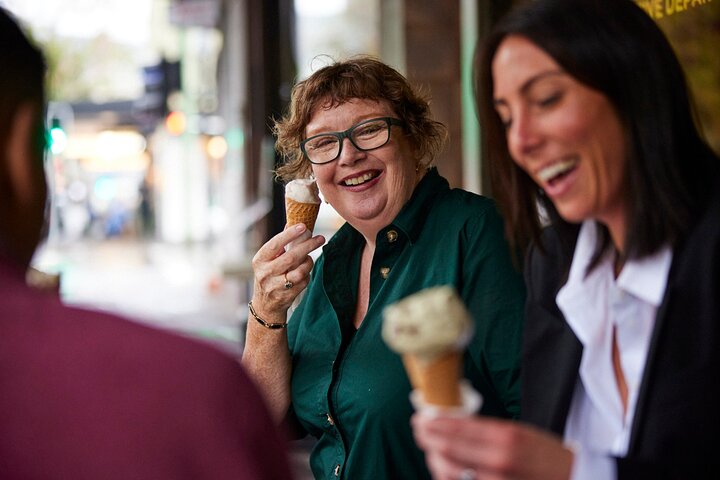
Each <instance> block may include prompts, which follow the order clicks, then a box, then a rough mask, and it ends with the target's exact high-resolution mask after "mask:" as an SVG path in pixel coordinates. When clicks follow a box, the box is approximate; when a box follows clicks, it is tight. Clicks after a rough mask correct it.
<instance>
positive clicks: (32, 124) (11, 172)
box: [3, 103, 45, 207]
mask: <svg viewBox="0 0 720 480" xmlns="http://www.w3.org/2000/svg"><path fill="white" fill-rule="evenodd" d="M37 121H38V120H37V108H36V107H35V106H34V105H33V104H31V103H25V104H23V105H20V107H18V109H17V112H16V113H15V116H14V117H13V119H12V122H11V125H10V131H9V134H8V139H7V143H6V146H7V149H6V151H5V152H4V153H5V155H4V157H5V163H6V165H5V166H4V168H3V170H4V172H5V173H4V174H5V175H6V176H7V178H6V179H5V182H4V183H5V184H6V185H8V187H9V190H10V191H9V192H7V193H8V194H9V195H10V196H11V197H10V198H6V199H5V201H10V203H11V204H13V205H18V206H19V207H27V206H28V205H29V204H30V203H32V202H35V201H37V197H38V196H39V195H41V194H42V195H43V196H44V192H45V185H44V184H43V185H38V181H39V180H40V179H42V178H43V177H42V176H40V175H38V170H37V169H38V168H41V167H40V166H41V165H42V159H41V158H35V157H37V155H38V153H37V149H36V148H35V146H34V141H35V138H34V134H35V132H36V123H37Z"/></svg>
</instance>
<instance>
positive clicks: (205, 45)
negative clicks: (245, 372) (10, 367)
mask: <svg viewBox="0 0 720 480" xmlns="http://www.w3.org/2000/svg"><path fill="white" fill-rule="evenodd" d="M517 1H520V0H517ZM636 1H637V3H638V4H640V5H641V6H642V7H643V8H644V9H645V10H646V11H647V12H648V14H649V15H650V16H651V17H652V18H653V19H655V20H656V21H657V22H658V24H659V25H660V26H661V28H663V30H665V32H666V33H667V34H668V36H669V38H670V39H671V41H672V43H673V46H674V47H675V48H676V50H677V52H678V54H679V56H680V58H681V60H682V62H683V64H684V67H685V69H686V71H687V72H688V76H689V81H690V84H691V87H692V89H693V93H694V95H695V99H696V103H697V106H698V117H699V119H700V121H701V123H702V126H703V128H704V131H705V134H706V136H707V138H708V140H709V142H710V143H711V145H712V146H713V147H714V148H715V149H716V150H717V151H720V88H718V86H719V85H720V56H719V55H717V51H716V50H717V45H718V44H720V1H714V2H712V1H710V0H700V1H692V2H690V1H688V0H666V1H663V2H659V1H654V0H653V1H647V0H636ZM513 3H516V2H514V1H513V0H449V1H434V0H61V1H58V0H0V5H2V6H4V7H5V8H7V9H8V10H9V11H10V12H12V13H14V14H15V15H17V16H18V17H19V18H20V20H21V21H22V22H23V23H24V25H25V27H26V28H27V30H28V31H29V33H30V34H31V36H32V37H33V38H35V39H36V40H37V42H38V43H39V44H40V45H41V46H42V47H43V49H44V50H45V52H46V55H47V57H48V63H49V74H48V85H49V92H50V103H49V106H48V112H47V128H48V131H49V135H50V138H51V142H50V148H49V151H48V153H47V159H46V170H47V177H48V180H49V184H50V187H51V202H50V205H49V209H48V237H47V241H46V242H45V243H44V245H43V246H42V247H41V248H40V249H39V251H38V253H37V255H36V258H35V261H34V266H35V268H37V269H38V270H40V271H41V272H44V273H45V274H47V275H48V276H49V278H51V279H59V282H60V286H59V289H60V294H61V295H62V298H63V300H64V301H65V302H67V303H69V304H74V305H82V306H87V307H91V308H101V309H105V310H110V311H114V312H118V313H120V314H123V315H126V316H130V317H133V318H135V319H138V320H140V321H143V322H147V323H150V324H152V325H156V326H159V327H161V328H167V329H171V330H174V331H179V332H181V333H183V334H187V335H191V336H194V337H197V338H201V339H204V340H207V341H210V342H212V343H214V344H216V345H218V346H219V347H220V348H222V349H226V350H227V351H229V352H231V353H233V354H235V355H240V354H241V350H242V344H243V337H242V332H243V325H244V323H245V322H246V321H247V307H246V304H247V301H248V298H249V295H250V293H251V287H252V280H251V278H252V271H251V269H250V259H251V258H252V256H253V255H254V253H255V251H256V250H257V248H258V247H259V246H260V245H261V244H262V243H264V242H265V241H266V240H267V239H268V238H270V236H272V235H273V234H275V233H277V232H278V231H280V230H281V229H282V228H283V225H284V204H283V196H282V186H281V185H279V184H278V183H276V182H274V181H273V177H272V173H271V171H272V169H273V168H274V166H275V165H276V163H277V162H278V161H279V160H280V159H278V158H277V156H276V155H275V153H274V149H273V137H272V134H271V129H270V128H271V125H272V119H273V118H277V117H279V116H280V115H281V114H282V113H283V111H284V110H285V108H286V105H287V103H288V99H289V94H290V89H291V87H292V85H293V84H294V83H295V81H296V80H298V79H302V78H305V77H306V76H307V75H308V74H309V73H310V72H312V71H313V70H314V69H317V68H320V67H322V66H323V65H325V64H327V63H329V62H331V61H332V60H333V59H343V58H346V57H348V56H351V55H354V54H359V53H363V54H371V55H375V56H378V57H380V58H381V59H382V60H383V61H385V62H387V63H389V64H390V65H392V66H394V67H395V68H397V69H398V70H399V71H400V72H402V73H404V74H405V75H406V76H407V77H408V78H409V79H410V81H411V82H412V83H414V84H415V85H417V86H419V87H420V88H421V89H422V90H423V91H424V92H426V93H427V94H428V96H429V97H430V98H431V107H432V109H433V113H434V116H435V117H436V118H437V119H438V120H439V121H441V122H443V123H445V124H446V125H447V126H448V130H449V133H450V141H449V143H448V146H447V147H446V149H445V151H444V152H443V153H442V154H441V155H440V157H439V158H437V159H436V164H437V165H438V168H439V170H440V172H441V174H442V175H443V176H445V177H446V178H448V180H449V181H450V183H451V185H452V186H454V187H463V188H465V189H467V190H470V191H474V192H479V193H483V194H486V195H491V194H492V192H490V191H489V190H488V188H487V178H486V177H487V176H486V175H483V162H482V152H481V148H480V139H481V135H482V132H481V131H480V130H479V127H478V124H477V119H476V113H475V107H474V101H473V96H472V63H473V55H474V49H475V45H476V43H477V41H478V39H479V38H482V36H483V35H484V33H485V32H486V31H487V30H488V29H489V28H491V27H492V25H493V24H494V23H495V22H496V21H497V19H498V18H499V17H500V16H501V15H502V14H503V13H504V12H505V11H507V10H508V9H509V8H510V7H511V6H512V4H513ZM648 55H652V52H648ZM341 223H342V220H341V219H340V218H339V217H338V216H337V214H336V213H335V212H334V211H333V210H332V208H331V207H330V206H329V205H327V204H323V205H322V207H321V209H320V219H319V221H318V225H317V227H316V233H322V234H325V235H326V236H327V237H329V236H330V235H331V234H332V233H333V232H334V231H335V230H336V229H337V228H338V227H339V226H340V225H341ZM303 448H305V447H302V448H301V449H300V450H301V451H303ZM299 458H300V460H299V462H300V464H301V466H299V467H298V472H299V477H300V478H303V476H306V475H307V472H306V468H304V467H303V466H302V464H303V462H304V458H305V456H303V455H302V454H301V455H300V457H299Z"/></svg>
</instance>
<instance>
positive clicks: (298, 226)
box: [295, 223, 305, 232]
mask: <svg viewBox="0 0 720 480" xmlns="http://www.w3.org/2000/svg"><path fill="white" fill-rule="evenodd" d="M295 230H296V231H298V232H302V231H303V230H305V224H304V223H298V224H296V225H295Z"/></svg>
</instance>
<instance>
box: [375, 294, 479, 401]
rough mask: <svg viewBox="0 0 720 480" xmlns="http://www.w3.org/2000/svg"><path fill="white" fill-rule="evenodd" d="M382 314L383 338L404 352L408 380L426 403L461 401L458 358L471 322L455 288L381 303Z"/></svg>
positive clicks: (471, 331)
mask: <svg viewBox="0 0 720 480" xmlns="http://www.w3.org/2000/svg"><path fill="white" fill-rule="evenodd" d="M383 317H384V320H383V328H382V336H383V339H384V340H385V343H387V345H388V346H389V347H390V348H391V349H392V350H394V351H396V352H397V353H399V354H400V355H401V356H402V358H403V363H404V365H405V369H406V371H407V373H408V376H409V377H410V382H411V383H412V385H413V388H415V389H417V390H419V391H420V392H421V394H422V396H423V399H424V401H425V402H426V403H428V404H431V405H438V406H443V407H455V406H459V405H461V404H462V399H461V392H460V379H461V376H462V356H463V351H464V349H465V347H466V346H467V344H468V343H469V341H470V339H471V338H472V334H473V322H472V318H471V316H470V314H469V312H468V311H467V309H466V308H465V305H464V304H463V302H462V300H460V297H458V295H457V293H456V292H455V290H454V288H452V287H450V286H440V287H432V288H428V289H425V290H422V291H420V292H418V293H415V294H413V295H410V296H408V297H405V298H404V299H402V300H400V301H399V302H397V303H394V304H392V305H388V306H387V307H385V310H383Z"/></svg>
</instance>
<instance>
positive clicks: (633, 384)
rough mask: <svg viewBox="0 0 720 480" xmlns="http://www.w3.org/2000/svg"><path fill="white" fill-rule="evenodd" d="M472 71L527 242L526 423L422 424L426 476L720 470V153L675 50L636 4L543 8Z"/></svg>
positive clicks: (510, 212) (494, 160) (620, 0)
mask: <svg viewBox="0 0 720 480" xmlns="http://www.w3.org/2000/svg"><path fill="white" fill-rule="evenodd" d="M476 67H477V68H478V69H479V70H478V73H479V88H478V95H479V98H478V100H479V104H480V108H481V112H482V114H481V118H482V120H483V126H484V131H485V135H484V138H485V139H486V141H487V147H488V152H489V162H490V168H491V175H492V181H493V192H494V193H495V194H496V195H497V197H498V201H499V204H500V205H501V208H502V210H503V211H504V214H505V216H506V218H507V220H508V224H507V234H508V235H509V236H512V237H513V238H514V239H515V241H516V242H517V243H520V242H523V241H524V240H525V239H532V243H533V245H532V248H531V249H530V251H529V254H528V257H527V259H526V270H525V275H526V285H527V288H528V303H527V310H526V313H527V319H526V322H527V323H526V328H525V340H524V346H523V362H522V367H523V375H522V386H523V388H522V402H521V407H522V408H521V419H522V420H524V421H525V422H527V424H529V425H527V426H526V425H524V424H521V423H511V422H502V421H496V420H492V419H488V418H484V417H470V418H469V419H463V420H453V419H436V420H433V419H428V418H425V417H422V416H421V415H416V416H415V417H414V418H413V425H414V429H415V434H416V438H417V440H418V443H419V444H420V445H421V446H422V448H423V449H424V450H425V452H426V454H427V455H428V460H429V463H430V466H431V470H432V471H433V472H434V474H435V476H436V478H438V479H458V478H462V479H472V478H514V479H520V478H553V479H555V478H558V479H559V478H562V479H566V478H585V479H606V478H678V479H680V478H683V479H686V478H711V477H716V476H717V475H718V474H719V472H720V456H718V454H717V452H716V450H717V434H718V432H720V408H718V405H720V383H718V380H717V379H718V375H719V374H720V295H719V294H718V293H720V181H719V176H718V171H719V167H720V160H719V159H718V156H717V154H715V153H714V152H713V151H712V150H711V149H710V148H709V147H708V146H707V144H706V143H705V142H704V141H703V139H702V137H701V135H700V133H699V131H698V127H697V125H696V123H695V121H694V117H693V114H692V109H691V102H690V98H689V92H688V88H687V85H686V83H685V78H684V75H683V72H682V69H681V67H680V65H679V63H678V61H677V59H676V57H675V55H674V53H673V50H672V48H671V46H670V44H669V43H668V41H667V39H666V38H665V37H664V36H663V34H662V33H661V31H660V29H659V28H658V27H657V25H655V23H654V22H653V21H652V20H651V19H650V18H649V17H648V16H647V15H646V14H645V12H643V11H642V10H641V9H640V8H639V7H638V6H637V5H635V4H634V3H633V2H631V1H629V0H548V1H545V0H538V1H534V2H529V3H527V4H525V5H524V6H521V7H519V8H518V9H517V10H516V11H514V12H513V13H511V14H510V15H509V16H508V17H506V18H505V19H504V20H503V21H501V22H500V23H499V24H498V25H497V27H496V28H495V30H494V32H493V33H492V34H491V35H490V36H489V38H488V40H487V42H486V44H485V48H484V52H483V55H482V58H481V60H480V62H479V64H477V65H476ZM541 212H542V213H541ZM543 215H544V216H545V217H546V219H547V223H549V226H548V227H547V228H544V229H543V228H541V227H542V222H541V218H542V217H543ZM531 425H532V426H531Z"/></svg>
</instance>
